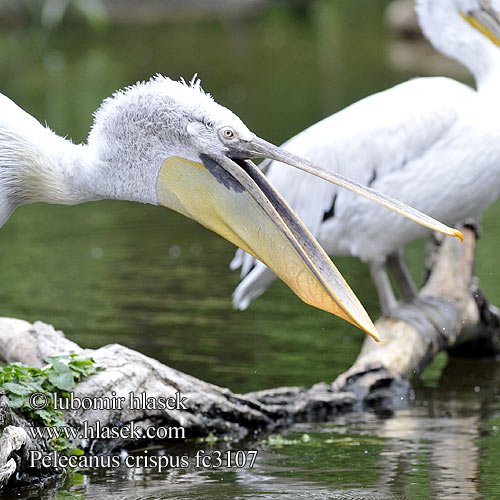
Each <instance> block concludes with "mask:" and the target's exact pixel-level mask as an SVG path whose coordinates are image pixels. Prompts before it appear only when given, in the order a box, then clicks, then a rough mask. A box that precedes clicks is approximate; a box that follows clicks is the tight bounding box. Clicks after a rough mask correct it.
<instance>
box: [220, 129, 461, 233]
mask: <svg viewBox="0 0 500 500" xmlns="http://www.w3.org/2000/svg"><path fill="white" fill-rule="evenodd" d="M230 156H231V157H232V158H270V159H272V160H276V161H280V162H282V163H286V164H287V165H290V166H292V167H295V168H298V169H300V170H303V171H304V172H308V173H310V174H312V175H316V176H317V177H321V178H322V179H325V180H326V181H329V182H332V183H333V184H337V185H338V186H340V187H343V188H345V189H349V190H350V191H353V192H354V193H356V194H359V195H360V196H364V197H365V198H368V199H370V200H372V201H374V202H376V203H379V204H380V205H382V206H384V207H386V208H389V209H390V210H394V211H395V212H397V213H399V214H401V215H403V216H405V217H408V218H409V219H411V220H413V221H415V222H417V223H419V224H422V225H423V226H426V227H428V228H430V229H433V230H434V231H438V232H440V233H444V234H447V235H450V236H456V237H458V238H460V240H462V241H463V235H462V233H461V232H460V231H458V230H457V229H453V228H451V227H448V226H446V225H445V224H442V223H441V222H439V221H437V220H435V219H433V218H432V217H429V216H428V215H426V214H423V213H422V212H419V211H418V210H416V209H414V208H412V207H410V206H408V205H406V204H405V203H402V202H400V201H398V200H395V199H394V198H391V197H390V196H387V195H385V194H383V193H380V192H379V191H376V190H375V189H371V188H368V187H365V186H363V185H362V184H359V183H358V182H356V181H352V180H350V179H349V178H347V177H344V176H343V175H341V174H338V173H336V172H332V171H330V170H326V169H324V168H321V167H317V166H316V165H313V164H312V163H310V162H309V161H308V160H305V159H303V158H300V157H299V156H296V155H294V154H292V153H290V152H288V151H286V150H285V149H282V148H279V147H277V146H275V145H274V144H271V143H270V142H267V141H265V140H263V139H260V138H258V137H255V136H254V138H253V140H251V141H239V142H238V143H237V145H236V146H235V147H234V148H233V149H232V150H231V151H230Z"/></svg>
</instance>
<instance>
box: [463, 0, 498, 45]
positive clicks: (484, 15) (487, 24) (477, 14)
mask: <svg viewBox="0 0 500 500" xmlns="http://www.w3.org/2000/svg"><path fill="white" fill-rule="evenodd" d="M460 15H461V16H462V17H463V18H464V19H465V20H466V21H467V22H468V23H469V24H471V25H472V26H473V27H474V28H475V29H477V30H478V31H479V32H480V33H482V34H483V35H484V36H486V37H487V38H489V39H490V40H491V41H492V42H493V43H494V44H495V45H496V46H497V47H500V12H498V11H496V10H495V9H493V8H492V6H491V2H489V1H487V0H482V1H480V2H479V8H478V9H473V10H469V11H467V12H463V11H460Z"/></svg>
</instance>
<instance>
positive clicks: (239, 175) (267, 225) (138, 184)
mask: <svg viewBox="0 0 500 500" xmlns="http://www.w3.org/2000/svg"><path fill="white" fill-rule="evenodd" d="M252 157H268V158H273V159H275V160H278V161H284V162H286V163H288V164H290V165H292V166H295V167H297V168H300V169H304V170H306V171H308V172H310V173H314V174H317V175H321V176H322V177H324V178H327V179H329V180H330V181H333V182H338V183H339V184H340V185H343V186H345V187H348V188H349V189H352V190H354V191H355V192H357V193H360V194H362V195H363V196H368V197H369V198H370V199H373V200H377V201H378V202H380V203H383V204H384V205H386V206H389V207H392V208H393V209H394V210H397V211H398V212H399V213H402V214H405V215H407V216H408V217H411V218H412V219H414V220H415V221H418V222H420V223H423V224H427V225H429V226H430V227H433V228H434V229H436V230H441V231H443V232H445V233H447V234H451V235H459V233H458V232H457V231H456V230H454V229H451V228H448V227H446V226H444V225H443V224H441V223H439V222H437V221H434V220H432V219H430V218H429V217H427V216H425V215H423V214H420V213H418V212H417V211H415V210H413V209H411V208H409V207H406V206H404V205H403V204H401V203H399V202H396V201H394V200H391V199H390V198H388V197H386V196H384V195H382V194H380V193H377V192H375V191H373V190H371V189H366V188H364V187H363V186H360V185H359V184H357V183H353V182H351V181H349V180H348V179H345V178H343V177H342V176H337V175H332V174H331V173H330V172H328V171H323V170H322V169H320V168H316V167H314V165H312V164H310V163H309V162H307V161H306V160H302V159H301V158H298V157H297V156H294V155H292V154H290V153H288V152H286V151H284V150H281V149H280V148H277V147H276V146H273V145H272V144H270V143H268V142H266V141H264V140H263V139H260V138H258V137H257V136H255V135H254V134H253V133H252V132H250V130H249V129H248V128H247V127H246V126H245V125H244V123H243V122H242V121H241V120H240V118H238V117H237V116H236V115H235V114H233V113H232V112H231V111H229V110H228V109H226V108H224V107H222V106H220V105H219V104H217V103H216V102H215V101H214V100H213V99H212V97H211V96H210V95H209V94H206V93H205V92H204V91H203V89H202V88H201V85H200V81H199V80H197V79H196V78H194V79H193V80H192V81H191V82H190V83H189V84H187V83H185V82H184V81H183V80H182V81H180V82H176V81H173V80H171V79H169V78H166V77H163V76H161V75H157V76H156V77H155V78H153V79H151V80H150V81H148V82H142V83H138V84H136V85H135V86H132V87H129V88H127V89H125V90H124V91H118V92H117V93H115V95H114V96H113V97H111V98H109V99H107V100H105V101H104V103H103V104H102V105H101V107H100V108H99V109H98V111H97V112H96V114H95V117H94V123H93V126H92V129H91V131H90V134H89V137H88V142H87V144H80V145H75V144H73V143H72V142H70V141H69V140H66V139H63V138H62V137H59V136H58V135H56V134H55V133H54V132H52V131H51V130H50V129H48V128H45V127H43V126H42V125H41V124H40V123H39V122H38V121H37V120H36V119H35V118H33V117H32V116H31V115H29V114H28V113H26V112H25V111H23V110H22V109H21V108H20V107H18V106H17V105H16V104H15V103H14V102H12V101H11V100H10V99H8V98H7V97H5V96H2V95H1V94H0V226H2V225H3V224H4V223H5V222H6V220H7V219H8V218H9V217H10V215H11V214H12V212H13V211H14V210H15V208H17V207H18V206H20V205H23V204H26V203H32V202H46V203H59V204H67V205H72V204H76V203H83V202H87V201H93V200H101V199H115V200H129V201H136V202H141V203H150V204H153V205H163V206H165V207H168V208H171V209H173V210H175V211H177V212H180V213H181V214H183V215H185V216H187V217H190V218H192V219H194V220H197V221H198V222H200V223H201V224H203V225H204V226H206V227H207V228H209V229H211V230H213V231H215V232H217V233H219V234H220V235H221V236H223V237H224V238H226V239H227V240H229V241H231V242H232V243H234V244H236V245H237V246H239V247H240V248H242V249H243V250H245V251H246V252H248V253H249V254H251V255H253V256H255V257H256V258H259V259H261V260H262V261H263V262H265V263H266V264H267V265H268V266H269V267H270V268H271V269H272V270H273V271H274V273H276V275H278V276H279V277H280V278H281V279H282V280H283V281H285V282H286V283H287V284H288V286H289V287H290V288H291V289H292V290H293V291H294V292H295V293H296V294H297V295H298V296H299V297H300V298H301V299H302V300H304V301H305V302H307V303H308V304H310V305H313V306H315V307H318V308H320V309H323V310H326V311H329V312H331V313H333V314H335V315H338V316H340V317H342V318H344V319H346V320H347V321H349V322H351V323H353V324H354V325H356V326H358V327H359V328H361V329H362V330H364V331H366V332H367V333H369V334H370V335H372V336H374V337H375V338H377V334H376V331H375V327H374V326H373V324H372V322H371V320H370V318H369V317H368V315H367V313H366V312H365V310H364V309H363V307H362V305H361V304H360V303H359V301H358V299H357V298H356V296H355V295H354V294H353V292H352V291H351V290H350V288H349V286H348V285H347V283H346V282H345V281H344V279H343V278H342V276H341V275H340V273H339V272H338V271H337V269H336V268H335V266H334V265H333V264H332V262H331V260H330V259H329V258H328V256H327V255H326V254H325V253H324V251H323V250H322V249H321V247H320V246H319V245H318V244H317V242H316V240H315V239H314V238H313V237H312V236H311V234H310V233H309V231H308V230H307V229H306V228H305V226H304V225H303V224H302V223H301V221H300V220H299V219H298V218H297V216H296V215H295V214H294V213H293V211H292V210H291V209H290V208H289V207H288V205H287V204H286V203H285V201H284V200H283V199H282V198H281V196H280V195H279V194H278V192H277V191H276V190H275V189H274V188H273V187H272V186H271V184H270V183H269V182H268V181H267V180H266V178H265V176H264V175H263V174H262V173H261V172H260V170H259V169H257V167H255V165H254V164H253V163H252V162H251V161H249V160H248V159H249V158H252ZM459 236H460V235H459Z"/></svg>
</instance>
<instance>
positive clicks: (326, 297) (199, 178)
mask: <svg viewBox="0 0 500 500" xmlns="http://www.w3.org/2000/svg"><path fill="white" fill-rule="evenodd" d="M235 167H236V168H239V167H238V166H237V165H236V164H235ZM241 173H242V174H244V175H241V176H240V175H238V177H239V178H238V179H236V177H232V176H231V174H230V173H227V176H231V177H230V179H229V180H230V182H224V179H222V180H221V178H218V177H217V175H214V173H213V172H210V171H209V170H208V169H207V168H206V167H205V165H204V164H203V163H200V162H194V161H190V160H186V159H184V158H179V157H173V158H168V159H167V160H166V161H165V162H164V163H163V165H162V167H161V170H160V173H159V176H158V183H157V195H158V201H159V203H160V204H161V205H163V206H165V207H168V208H171V209H173V210H175V211H177V212H179V213H181V214H183V215H185V216H187V217H189V218H191V219H194V220H196V221H197V222H199V223H201V224H202V225H204V226H205V227H207V228H208V229H211V230H212V231H214V232H216V233H218V234H220V235H221V236H222V237H223V238H225V239H227V240H228V241H230V242H231V243H234V244H235V245H236V246H238V247H240V248H242V249H243V250H245V251H246V252H248V253H250V254H251V255H253V256H254V257H256V258H257V259H259V260H261V261H262V262H263V263H264V264H266V265H267V266H268V267H269V268H270V269H271V270H272V271H273V272H274V273H275V274H276V275H277V276H278V277H279V278H281V279H282V280H283V281H284V282H285V283H286V284H287V285H288V286H289V287H290V288H291V289H292V290H293V291H294V292H295V293H296V294H297V295H298V296H299V297H300V298H301V299H302V300H303V301H304V302H306V303H308V304H310V305H312V306H314V307H318V308H319V309H323V310H325V311H327V312H330V313H332V314H335V315H336V316H340V317H341V318H343V319H345V320H347V321H349V322H350V323H353V324H354V325H356V326H358V327H359V328H361V329H363V330H364V331H366V332H367V333H369V334H370V335H372V336H374V337H375V338H376V331H375V327H374V326H373V324H372V322H371V320H370V318H369V317H368V315H367V314H366V312H365V311H364V309H363V307H362V306H361V304H360V303H359V301H358V299H357V298H356V296H355V295H354V293H353V292H352V291H351V290H350V288H349V286H348V285H347V283H346V282H345V281H344V279H343V278H342V276H341V275H340V273H339V272H338V271H337V269H336V268H335V266H334V265H333V263H332V261H331V260H330V259H329V258H328V257H327V256H326V254H325V253H324V252H323V250H322V249H321V247H319V245H318V244H317V242H316V241H315V240H312V242H311V241H310V240H307V238H306V237H305V239H304V240H303V241H300V240H301V239H302V238H300V237H299V236H297V237H295V236H294V234H292V232H291V231H290V229H289V227H288V226H287V224H286V223H285V222H284V220H283V218H282V217H281V216H280V215H279V213H278V212H277V211H276V209H275V208H274V206H273V204H272V203H271V201H270V200H269V198H268V197H267V196H266V195H265V194H264V192H263V191H262V190H261V189H260V188H259V186H258V185H257V184H256V183H255V182H254V180H253V179H252V178H250V176H248V175H246V174H245V173H244V172H243V171H241ZM278 196H279V195H278ZM292 215H293V217H295V219H296V220H297V224H298V225H300V226H301V227H303V225H302V223H301V222H300V221H299V220H298V219H297V218H296V216H295V214H293V212H292ZM303 230H304V231H305V232H307V229H306V228H305V227H303ZM307 233H308V232H307ZM295 234H296V235H297V234H298V233H297V232H296V233H295ZM308 234H309V233H308ZM308 237H309V238H312V236H310V234H309V236H308ZM306 241H307V243H305V242H306ZM318 255H319V257H318ZM339 292H340V293H339ZM339 295H340V296H339Z"/></svg>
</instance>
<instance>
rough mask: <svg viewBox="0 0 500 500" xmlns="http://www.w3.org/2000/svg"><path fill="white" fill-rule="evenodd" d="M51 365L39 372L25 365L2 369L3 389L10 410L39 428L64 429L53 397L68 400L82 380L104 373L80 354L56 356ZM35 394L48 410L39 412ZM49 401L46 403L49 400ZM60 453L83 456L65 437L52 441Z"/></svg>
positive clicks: (19, 364) (61, 415) (11, 365)
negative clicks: (44, 402)
mask: <svg viewBox="0 0 500 500" xmlns="http://www.w3.org/2000/svg"><path fill="white" fill-rule="evenodd" d="M45 361H46V362H47V363H48V365H47V366H45V367H44V368H35V367H33V366H27V365H24V364H22V363H12V364H10V365H6V366H0V389H2V390H3V391H4V392H5V394H6V396H7V400H8V401H9V406H10V407H11V408H12V409H13V410H14V411H17V412H18V413H20V414H21V415H22V416H24V417H25V418H27V419H29V420H30V421H31V422H32V423H33V425H35V426H44V427H63V426H66V425H67V424H66V422H65V421H64V418H63V413H62V412H61V411H59V410H56V409H55V408H54V404H53V394H56V395H57V397H58V398H67V397H69V393H70V392H71V391H72V390H73V389H74V388H75V387H76V384H77V382H79V381H80V380H81V379H82V378H84V377H88V376H89V375H92V374H93V373H95V372H96V371H97V370H101V369H103V368H102V367H101V366H99V365H97V363H96V362H95V361H94V360H93V359H92V358H89V357H85V356H80V355H79V354H68V355H64V356H53V357H50V358H47V359H46V360H45ZM33 394H37V397H38V399H39V398H42V400H43V401H46V403H47V404H46V405H45V407H44V408H36V407H34V406H36V405H33V403H32V402H31V401H30V398H31V397H32V395H33ZM45 398H46V399H45ZM49 444H50V445H51V446H52V447H53V448H55V449H56V450H58V451H60V452H65V453H67V452H69V451H71V452H73V453H79V451H78V450H76V449H72V444H71V443H70V441H69V440H68V439H67V438H66V437H63V436H60V437H58V438H57V439H53V440H52V441H49Z"/></svg>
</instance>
